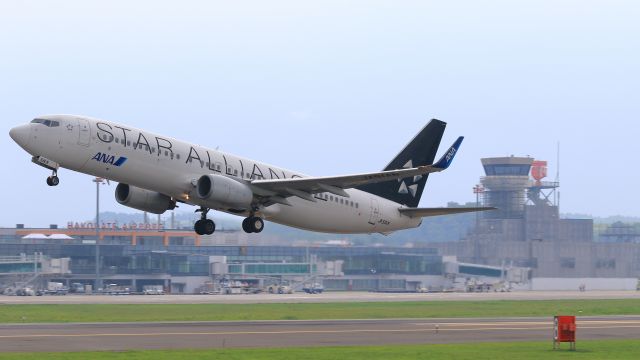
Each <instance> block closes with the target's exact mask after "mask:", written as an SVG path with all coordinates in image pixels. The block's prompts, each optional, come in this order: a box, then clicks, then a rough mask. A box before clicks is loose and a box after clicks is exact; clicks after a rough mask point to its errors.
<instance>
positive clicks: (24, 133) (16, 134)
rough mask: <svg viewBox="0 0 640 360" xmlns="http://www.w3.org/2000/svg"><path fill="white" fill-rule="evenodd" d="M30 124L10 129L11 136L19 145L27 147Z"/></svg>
mask: <svg viewBox="0 0 640 360" xmlns="http://www.w3.org/2000/svg"><path fill="white" fill-rule="evenodd" d="M29 129H30V128H29V125H20V126H16V127H14V128H12V129H11V130H9V136H11V138H12V139H13V141H15V142H16V143H17V144H18V145H20V146H22V147H25V146H27V143H28V142H29Z"/></svg>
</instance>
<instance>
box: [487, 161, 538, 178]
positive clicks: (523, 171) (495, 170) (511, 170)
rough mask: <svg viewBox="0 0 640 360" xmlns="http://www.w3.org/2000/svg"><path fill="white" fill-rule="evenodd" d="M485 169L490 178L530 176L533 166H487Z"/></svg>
mask: <svg viewBox="0 0 640 360" xmlns="http://www.w3.org/2000/svg"><path fill="white" fill-rule="evenodd" d="M484 168H485V172H486V173H487V175H488V176H496V175H497V176H501V175H507V176H508V175H511V176H527V175H529V170H530V169H531V165H510V164H505V165H485V167H484Z"/></svg>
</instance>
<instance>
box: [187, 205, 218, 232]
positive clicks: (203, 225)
mask: <svg viewBox="0 0 640 360" xmlns="http://www.w3.org/2000/svg"><path fill="white" fill-rule="evenodd" d="M196 211H198V212H201V213H202V214H201V215H200V220H198V221H196V223H195V224H194V225H193V230H195V232H196V234H198V235H211V234H213V233H214V232H215V231H216V223H215V222H213V220H210V219H207V213H208V212H209V209H207V208H204V207H203V208H200V209H199V210H196Z"/></svg>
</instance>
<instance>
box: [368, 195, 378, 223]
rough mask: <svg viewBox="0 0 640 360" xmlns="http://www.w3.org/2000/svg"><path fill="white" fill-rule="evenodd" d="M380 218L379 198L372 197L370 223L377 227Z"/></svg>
mask: <svg viewBox="0 0 640 360" xmlns="http://www.w3.org/2000/svg"><path fill="white" fill-rule="evenodd" d="M379 219H380V205H379V203H378V199H371V214H370V216H369V224H370V225H373V227H374V228H375V226H376V224H377V223H378V220H379Z"/></svg>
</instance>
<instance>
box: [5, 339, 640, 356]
mask: <svg viewBox="0 0 640 360" xmlns="http://www.w3.org/2000/svg"><path fill="white" fill-rule="evenodd" d="M564 345H565V346H564V347H563V348H562V350H555V351H554V350H552V349H551V342H550V341H548V342H513V343H481V344H446V345H394V346H348V347H314V348H286V349H221V350H163V351H157V350H155V351H119V352H78V353H13V354H12V353H5V354H0V360H5V359H6V360H9V359H21V360H36V359H42V358H46V359H68V360H84V359H97V360H101V359H110V360H111V359H113V360H125V359H126V360H138V359H140V360H164V359H167V360H169V359H171V360H176V359H189V360H196V359H225V360H241V359H278V360H288V359H305V360H321V359H350V360H360V359H362V360H373V359H385V360H389V359H394V360H399V359H400V360H401V359H419V358H428V359H430V360H434V359H475V360H479V359H491V360H498V359H509V360H513V359H518V360H521V359H638V354H640V340H605V341H582V342H578V343H577V351H568V350H567V349H568V346H566V344H564Z"/></svg>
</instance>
